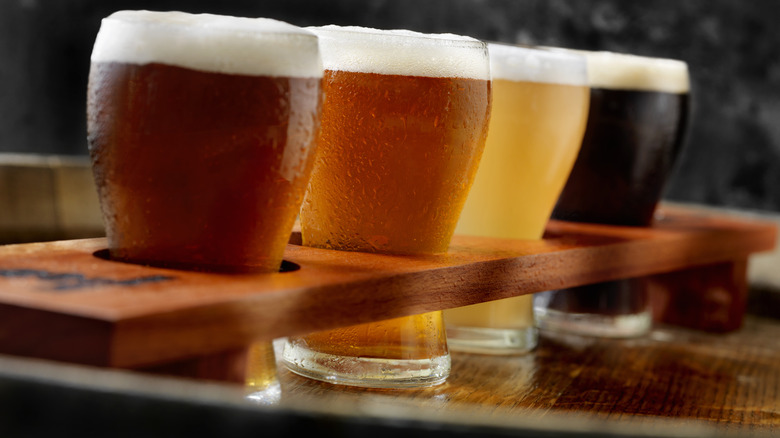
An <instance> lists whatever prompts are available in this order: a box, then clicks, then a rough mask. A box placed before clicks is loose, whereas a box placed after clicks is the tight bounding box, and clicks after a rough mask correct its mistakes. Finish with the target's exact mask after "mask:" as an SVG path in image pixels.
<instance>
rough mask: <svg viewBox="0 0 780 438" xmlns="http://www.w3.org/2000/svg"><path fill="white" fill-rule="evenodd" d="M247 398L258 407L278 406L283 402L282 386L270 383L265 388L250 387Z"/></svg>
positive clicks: (277, 383)
mask: <svg viewBox="0 0 780 438" xmlns="http://www.w3.org/2000/svg"><path fill="white" fill-rule="evenodd" d="M246 398H247V400H250V401H252V402H253V403H256V404H258V405H263V406H271V405H276V404H279V402H280V401H281V400H282V386H281V384H280V383H279V382H273V383H270V384H269V385H268V386H266V387H263V388H256V387H251V386H250V387H248V388H247V394H246Z"/></svg>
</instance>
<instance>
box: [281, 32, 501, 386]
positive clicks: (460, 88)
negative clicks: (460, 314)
mask: <svg viewBox="0 0 780 438" xmlns="http://www.w3.org/2000/svg"><path fill="white" fill-rule="evenodd" d="M314 32H315V33H317V35H318V36H319V38H320V43H321V47H322V53H323V62H324V65H325V80H324V90H325V93H326V95H327V100H326V103H325V106H324V108H323V121H322V132H321V137H320V150H319V155H318V159H317V162H316V164H315V166H314V170H313V172H312V179H311V182H310V184H309V187H308V189H307V191H306V195H305V197H304V202H303V207H302V209H301V215H300V220H301V231H302V238H303V243H304V244H305V245H309V246H315V247H319V248H327V249H334V250H342V251H363V252H374V253H385V254H405V255H409V254H436V253H443V252H446V251H447V249H448V246H449V242H450V238H451V237H452V234H453V232H454V230H455V226H456V224H457V221H458V216H459V214H460V211H461V208H462V206H463V203H464V201H465V199H466V195H467V193H468V189H469V187H470V186H471V183H472V180H473V178H474V174H475V171H476V169H477V165H478V162H479V159H480V155H481V153H482V149H483V147H484V141H485V136H486V133H487V122H488V118H489V114H490V102H491V82H490V76H489V63H488V57H487V50H486V46H485V44H484V43H482V42H479V41H477V40H474V39H471V38H466V37H460V36H455V35H424V34H418V33H412V32H407V31H378V30H373V29H363V28H339V27H335V26H328V27H324V28H315V29H314ZM283 359H284V361H285V363H286V364H287V366H288V367H289V368H290V369H291V370H292V371H294V372H296V373H299V374H301V375H304V376H307V377H311V378H315V379H320V380H325V381H330V382H334V383H342V384H349V385H359V386H373V387H404V386H420V385H431V384H437V383H441V382H443V381H444V379H445V378H446V377H447V375H448V374H449V367H450V358H449V352H448V349H447V344H446V337H445V331H444V326H443V323H442V317H441V312H432V313H427V314H424V315H416V316H411V317H401V318H396V319H392V320H388V321H382V322H378V323H370V324H361V325H357V326H353V327H348V328H343V329H336V330H329V331H326V332H321V333H313V334H309V335H307V336H301V337H292V338H290V339H289V340H288V343H287V345H286V346H285V350H284V356H283Z"/></svg>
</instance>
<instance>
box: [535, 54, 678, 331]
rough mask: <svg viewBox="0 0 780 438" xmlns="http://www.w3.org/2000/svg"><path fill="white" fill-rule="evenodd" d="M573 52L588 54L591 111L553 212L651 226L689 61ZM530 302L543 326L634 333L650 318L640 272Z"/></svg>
mask: <svg viewBox="0 0 780 438" xmlns="http://www.w3.org/2000/svg"><path fill="white" fill-rule="evenodd" d="M580 53H583V54H584V55H585V56H586V57H587V59H588V74H589V81H590V85H591V98H590V115H589V119H588V125H587V127H586V129H585V136H584V138H583V142H582V148H581V150H580V153H579V156H578V157H577V161H576V162H575V164H574V168H573V169H572V172H571V175H570V176H569V179H568V181H567V183H566V185H565V187H564V189H563V192H562V193H561V196H560V198H559V200H558V203H557V204H556V206H555V209H554V210H553V214H552V216H553V217H554V218H556V219H561V220H567V221H579V222H593V223H604V224H613V225H625V226H651V225H652V223H653V215H654V212H655V209H656V205H657V204H658V202H659V201H660V199H661V195H662V191H663V188H664V185H665V183H666V181H667V179H668V177H669V174H670V172H671V170H672V166H673V164H674V162H675V159H676V158H677V156H678V155H679V152H680V149H681V147H682V144H683V140H684V136H685V135H684V134H685V130H686V125H687V119H688V105H689V103H688V99H689V97H688V96H689V88H690V85H689V77H688V66H687V64H686V63H685V62H683V61H678V60H670V59H659V58H649V57H641V56H635V55H628V54H618V53H609V52H580ZM534 307H535V313H536V317H537V320H538V325H539V327H541V328H543V329H551V330H564V331H572V332H576V333H579V334H586V335H594V336H605V337H633V336H640V335H642V334H644V333H647V331H648V330H649V329H650V328H651V325H652V315H651V310H650V305H649V299H648V296H647V289H646V283H645V279H643V278H631V279H624V280H618V281H611V282H605V283H600V284H593V285H587V286H583V287H577V288H571V289H564V290H557V291H548V292H544V293H541V294H537V295H536V297H535V303H534Z"/></svg>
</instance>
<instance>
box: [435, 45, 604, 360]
mask: <svg viewBox="0 0 780 438" xmlns="http://www.w3.org/2000/svg"><path fill="white" fill-rule="evenodd" d="M488 47H489V50H490V56H491V68H492V76H493V111H492V113H491V120H490V128H489V131H488V138H487V143H486V146H485V151H484V153H483V156H482V161H481V162H480V167H479V170H478V172H477V177H476V179H475V181H474V184H473V186H472V188H471V191H470V193H469V196H468V199H467V200H466V204H465V206H464V208H463V212H462V214H461V217H460V221H459V222H458V225H457V228H456V233H458V234H464V235H476V236H487V237H499V238H514V239H540V238H541V237H542V235H543V233H544V228H545V226H546V224H547V222H548V220H549V218H550V214H551V212H552V210H553V207H554V205H555V202H556V200H557V198H558V195H559V194H560V192H561V190H562V189H563V186H564V184H565V183H566V180H567V178H568V176H569V173H570V171H571V169H572V166H573V165H574V161H575V160H576V158H577V153H578V152H579V149H580V144H581V141H582V136H583V133H584V130H585V125H586V122H587V115H588V104H589V93H590V88H589V87H588V86H587V76H586V65H585V60H584V58H582V57H579V56H575V55H563V54H556V53H552V52H549V51H545V50H541V49H532V48H525V47H517V46H510V45H504V44H492V43H491V44H489V46H488ZM444 317H445V323H446V325H447V330H448V335H449V344H450V347H451V348H453V349H462V350H470V351H476V350H480V351H481V352H493V353H497V352H503V353H509V352H518V351H527V350H529V349H531V348H533V346H534V345H535V343H536V340H535V336H536V332H535V329H534V328H533V327H534V319H533V306H532V296H531V295H525V296H521V297H516V298H510V299H506V300H499V301H494V302H487V303H481V304H475V305H472V306H466V307H462V308H457V309H450V310H446V311H445V312H444ZM470 329H475V330H476V332H474V330H472V331H471V332H470ZM493 329H494V330H495V331H491V330H493ZM480 330H481V332H480ZM502 331H504V332H502ZM512 331H514V336H521V337H522V339H516V340H514V344H513V343H512V342H503V341H501V340H499V339H492V340H488V339H487V338H489V337H490V336H489V334H491V333H492V334H499V336H500V339H504V338H506V337H510V338H511V337H512Z"/></svg>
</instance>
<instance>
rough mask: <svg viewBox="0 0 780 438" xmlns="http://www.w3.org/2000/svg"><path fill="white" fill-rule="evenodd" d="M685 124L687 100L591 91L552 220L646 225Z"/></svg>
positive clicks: (683, 96) (662, 95) (656, 94)
mask: <svg viewBox="0 0 780 438" xmlns="http://www.w3.org/2000/svg"><path fill="white" fill-rule="evenodd" d="M687 119H688V94H679V93H664V92H655V91H634V90H609V89H599V88H593V89H591V95H590V112H589V119H588V124H587V127H586V129H585V136H584V138H583V140H582V147H581V149H580V152H579V155H578V156H577V160H576V162H575V164H574V168H573V169H572V172H571V175H570V176H569V179H568V181H567V182H566V185H565V187H564V189H563V192H562V193H561V196H560V198H559V199H558V203H557V204H556V206H555V210H554V211H553V217H554V218H556V219H562V220H570V221H576V222H596V223H606V224H616V225H635V226H646V225H650V224H651V223H652V219H653V213H654V212H655V208H656V205H657V203H658V201H659V199H660V198H661V194H662V191H663V189H664V185H665V184H666V181H667V180H668V177H669V174H670V173H671V171H672V169H673V166H674V163H675V161H676V158H677V157H678V155H679V152H680V149H681V148H682V144H683V137H684V133H685V128H686V124H687Z"/></svg>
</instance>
